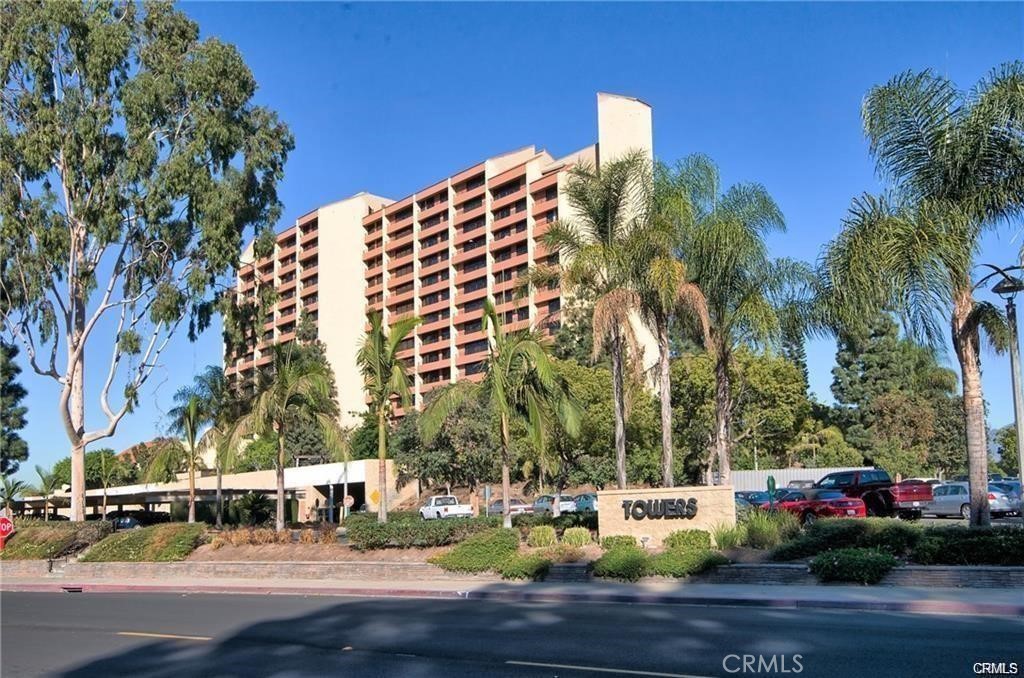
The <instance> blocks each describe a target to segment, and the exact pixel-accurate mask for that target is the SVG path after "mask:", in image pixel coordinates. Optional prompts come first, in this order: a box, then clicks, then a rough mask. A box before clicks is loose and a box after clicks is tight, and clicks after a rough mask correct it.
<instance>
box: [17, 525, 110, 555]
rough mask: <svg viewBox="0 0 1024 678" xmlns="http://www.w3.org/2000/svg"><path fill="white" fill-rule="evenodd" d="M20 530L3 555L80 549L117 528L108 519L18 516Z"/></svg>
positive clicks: (77, 550)
mask: <svg viewBox="0 0 1024 678" xmlns="http://www.w3.org/2000/svg"><path fill="white" fill-rule="evenodd" d="M15 524H16V525H17V532H15V533H14V535H13V536H11V537H9V538H8V540H7V544H6V545H5V547H4V550H3V551H0V559H3V560H45V559H49V558H62V557H64V556H68V555H72V554H74V553H78V552H79V551H82V550H83V549H85V548H88V547H89V546H91V545H92V544H95V543H96V542H98V541H100V540H101V539H103V538H104V537H106V536H107V535H109V534H110V533H111V532H112V531H113V526H112V525H111V523H110V522H109V521H106V520H95V521H89V522H86V523H73V522H70V521H48V522H44V521H41V520H21V519H19V520H17V521H15Z"/></svg>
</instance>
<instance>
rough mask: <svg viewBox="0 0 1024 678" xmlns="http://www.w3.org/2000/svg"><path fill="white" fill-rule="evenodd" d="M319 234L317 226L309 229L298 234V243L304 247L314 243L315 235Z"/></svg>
mask: <svg viewBox="0 0 1024 678" xmlns="http://www.w3.org/2000/svg"><path fill="white" fill-rule="evenodd" d="M319 234H320V230H319V229H317V228H312V229H310V230H309V231H308V232H307V233H303V234H302V235H300V236H299V244H300V245H302V248H303V249H305V248H306V247H309V245H310V244H312V245H316V239H317V236H318V235H319Z"/></svg>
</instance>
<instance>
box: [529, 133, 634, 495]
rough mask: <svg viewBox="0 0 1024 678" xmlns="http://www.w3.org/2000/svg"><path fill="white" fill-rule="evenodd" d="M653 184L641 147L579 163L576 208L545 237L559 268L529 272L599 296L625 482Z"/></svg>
mask: <svg viewBox="0 0 1024 678" xmlns="http://www.w3.org/2000/svg"><path fill="white" fill-rule="evenodd" d="M651 187H652V166H651V158H650V157H649V156H647V155H646V154H644V153H642V152H633V153H628V154H626V155H625V156H623V157H621V158H618V159H616V160H612V161H609V162H605V163H602V164H601V166H600V167H599V168H597V167H594V166H593V165H589V164H586V163H583V164H580V165H577V166H576V167H574V168H573V169H572V170H571V171H570V174H569V180H568V182H567V183H566V186H565V194H566V200H567V202H568V204H569V207H570V214H568V215H560V218H559V219H558V220H557V221H555V222H554V223H552V224H551V225H550V226H549V228H548V231H547V232H546V233H545V234H544V237H543V238H544V244H545V245H546V246H547V247H548V248H549V249H551V250H557V251H559V253H560V263H559V267H558V268H557V269H550V268H549V269H544V268H540V269H537V270H535V271H533V272H532V273H531V280H532V283H533V284H534V285H540V284H546V283H549V282H551V281H553V280H558V281H559V282H560V284H561V286H562V289H563V290H564V291H565V292H567V293H568V294H570V295H576V296H581V297H586V298H588V299H592V300H593V301H594V313H593V335H594V348H593V354H592V356H591V358H592V359H594V360H596V359H597V358H598V357H600V355H601V354H603V353H604V352H606V351H607V353H608V356H609V357H610V358H611V364H612V390H613V395H614V400H615V475H616V481H617V483H618V486H619V488H620V489H624V488H625V487H626V383H625V380H626V377H627V372H629V373H631V374H632V375H633V376H634V377H635V378H636V379H639V378H640V377H641V372H642V368H643V366H642V347H641V344H640V341H639V340H638V338H637V335H636V331H635V327H634V325H633V318H634V317H635V316H636V314H637V313H639V311H640V308H641V300H640V296H639V294H638V293H637V290H636V284H635V283H636V281H635V280H634V276H635V271H636V261H637V259H638V258H642V257H643V253H645V252H647V251H648V249H649V247H650V241H649V240H648V238H647V234H646V233H645V232H644V231H645V229H644V228H643V225H644V224H645V223H646V222H647V210H648V209H649V207H650V194H651Z"/></svg>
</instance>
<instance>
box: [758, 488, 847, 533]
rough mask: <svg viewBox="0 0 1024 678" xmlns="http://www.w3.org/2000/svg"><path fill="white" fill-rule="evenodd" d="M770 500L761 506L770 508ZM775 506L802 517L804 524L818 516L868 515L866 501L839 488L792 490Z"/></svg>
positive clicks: (778, 500) (845, 516)
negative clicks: (844, 492) (846, 493)
mask: <svg viewBox="0 0 1024 678" xmlns="http://www.w3.org/2000/svg"><path fill="white" fill-rule="evenodd" d="M771 506H772V505H771V504H770V503H769V502H765V503H763V504H761V508H762V509H764V510H766V511H767V510H769V509H770V508H771ZM775 508H777V509H781V510H783V511H788V512H790V513H792V514H793V515H795V516H796V517H797V518H799V519H800V522H801V523H802V524H804V525H810V524H811V523H813V522H814V521H815V520H817V519H818V518H863V517H865V516H866V515H867V507H866V506H865V504H864V502H863V501H862V500H860V499H857V498H855V497H847V496H846V495H845V494H843V493H842V492H841V491H839V490H815V489H813V488H808V489H803V490H791V491H789V492H787V493H786V494H784V495H782V496H780V497H779V498H778V499H776V500H775Z"/></svg>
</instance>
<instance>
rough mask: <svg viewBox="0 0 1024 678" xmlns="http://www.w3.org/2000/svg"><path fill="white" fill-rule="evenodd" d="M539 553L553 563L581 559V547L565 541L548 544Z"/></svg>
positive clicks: (571, 561)
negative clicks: (552, 544)
mask: <svg viewBox="0 0 1024 678" xmlns="http://www.w3.org/2000/svg"><path fill="white" fill-rule="evenodd" d="M541 553H542V554H543V555H544V557H545V558H547V559H548V560H550V561H551V562H553V563H575V562H579V561H580V560H583V549H581V548H579V547H578V546H570V545H569V544H566V543H565V542H562V543H561V544H555V545H554V546H549V547H548V548H546V549H544V550H543V551H542V552H541Z"/></svg>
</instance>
